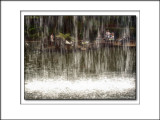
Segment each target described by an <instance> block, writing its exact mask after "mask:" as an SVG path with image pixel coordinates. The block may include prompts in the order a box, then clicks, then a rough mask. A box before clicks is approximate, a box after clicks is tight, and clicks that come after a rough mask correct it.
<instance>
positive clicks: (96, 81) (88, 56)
mask: <svg viewBox="0 0 160 120" xmlns="http://www.w3.org/2000/svg"><path fill="white" fill-rule="evenodd" d="M24 77H25V99H135V98H136V93H135V91H136V90H135V85H136V48H134V47H133V48H132V47H107V48H99V49H96V50H94V49H91V50H87V51H70V52H67V51H65V52H64V51H63V52H60V51H58V52H38V51H34V52H27V53H25V76H24Z"/></svg>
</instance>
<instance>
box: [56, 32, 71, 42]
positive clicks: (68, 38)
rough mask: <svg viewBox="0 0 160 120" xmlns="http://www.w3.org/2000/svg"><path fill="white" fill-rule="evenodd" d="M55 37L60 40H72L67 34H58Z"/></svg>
mask: <svg viewBox="0 0 160 120" xmlns="http://www.w3.org/2000/svg"><path fill="white" fill-rule="evenodd" d="M56 37H58V38H61V39H63V40H68V41H71V40H73V38H72V37H71V35H70V34H69V33H67V34H63V33H59V34H58V35H57V36H56Z"/></svg>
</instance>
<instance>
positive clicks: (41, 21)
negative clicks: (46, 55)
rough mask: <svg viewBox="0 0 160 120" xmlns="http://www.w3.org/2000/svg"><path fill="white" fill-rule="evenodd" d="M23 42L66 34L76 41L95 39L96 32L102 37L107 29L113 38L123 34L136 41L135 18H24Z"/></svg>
mask: <svg viewBox="0 0 160 120" xmlns="http://www.w3.org/2000/svg"><path fill="white" fill-rule="evenodd" d="M24 29H25V40H41V38H44V37H46V38H47V39H49V36H50V35H51V34H52V33H53V34H54V35H58V34H59V33H63V34H67V33H69V34H70V35H71V36H73V37H76V36H77V39H78V40H82V39H88V40H90V41H93V40H95V39H96V37H97V34H98V31H99V32H100V34H101V36H102V37H103V35H104V33H105V31H106V30H107V29H109V30H110V31H111V32H114V33H115V38H118V37H121V36H122V35H123V34H124V33H126V34H129V36H130V37H131V38H132V39H134V40H135V39H136V16H25V18H24Z"/></svg>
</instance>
